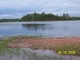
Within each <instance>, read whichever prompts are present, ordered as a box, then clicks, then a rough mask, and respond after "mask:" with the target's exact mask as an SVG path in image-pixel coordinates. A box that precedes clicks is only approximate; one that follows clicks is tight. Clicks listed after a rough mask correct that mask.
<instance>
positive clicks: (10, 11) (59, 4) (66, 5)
mask: <svg viewBox="0 0 80 60" xmlns="http://www.w3.org/2000/svg"><path fill="white" fill-rule="evenodd" d="M79 11H80V0H0V14H1V15H0V18H1V17H5V16H7V15H8V16H7V17H9V16H14V15H15V14H16V15H15V16H17V17H21V16H22V15H25V14H27V13H31V12H46V13H54V14H59V15H62V14H63V13H69V14H70V15H72V16H80V12H79ZM19 14H21V15H19ZM3 15H4V16H3Z"/></svg>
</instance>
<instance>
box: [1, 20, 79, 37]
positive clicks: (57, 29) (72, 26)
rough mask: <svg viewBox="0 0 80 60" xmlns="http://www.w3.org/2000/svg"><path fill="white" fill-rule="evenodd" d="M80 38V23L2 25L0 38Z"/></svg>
mask: <svg viewBox="0 0 80 60" xmlns="http://www.w3.org/2000/svg"><path fill="white" fill-rule="evenodd" d="M13 35H27V36H43V37H44V36H47V37H65V36H66V37H69V36H80V21H61V22H60V21H55V22H13V23H11V22H8V23H0V36H13Z"/></svg>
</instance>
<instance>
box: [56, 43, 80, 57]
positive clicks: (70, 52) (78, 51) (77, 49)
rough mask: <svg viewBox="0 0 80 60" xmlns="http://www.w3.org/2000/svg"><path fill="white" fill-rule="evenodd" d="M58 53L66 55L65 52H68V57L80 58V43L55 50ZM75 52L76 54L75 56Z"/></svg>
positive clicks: (62, 46)
mask: <svg viewBox="0 0 80 60" xmlns="http://www.w3.org/2000/svg"><path fill="white" fill-rule="evenodd" d="M55 51H56V52H58V51H61V52H62V54H65V53H64V51H66V52H67V55H78V56H80V43H77V44H65V45H61V46H59V47H57V48H56V49H55ZM73 51H75V53H74V54H73Z"/></svg>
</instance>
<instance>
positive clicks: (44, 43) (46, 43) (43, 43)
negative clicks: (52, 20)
mask: <svg viewBox="0 0 80 60" xmlns="http://www.w3.org/2000/svg"><path fill="white" fill-rule="evenodd" d="M73 43H80V37H68V38H26V39H19V40H15V41H13V42H11V43H9V44H8V46H9V47H12V48H17V47H21V48H31V47H38V48H48V47H49V48H50V47H55V46H60V45H64V44H73Z"/></svg>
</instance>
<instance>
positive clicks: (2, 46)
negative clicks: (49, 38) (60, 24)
mask: <svg viewBox="0 0 80 60" xmlns="http://www.w3.org/2000/svg"><path fill="white" fill-rule="evenodd" d="M24 38H41V37H35V36H12V37H3V38H0V54H3V53H4V52H6V51H7V52H8V51H12V48H9V47H8V46H7V45H8V43H10V42H12V41H15V40H16V39H18V40H19V39H24ZM31 48H32V49H49V50H55V51H56V52H58V51H75V52H76V54H74V55H78V56H80V44H79V43H78V44H66V45H60V46H55V47H54V46H45V45H44V46H43V45H34V46H32V47H31ZM18 49H19V48H18ZM18 49H17V50H18ZM17 50H16V51H17ZM16 51H15V52H16ZM8 53H10V52H8ZM70 55H71V54H70Z"/></svg>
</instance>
